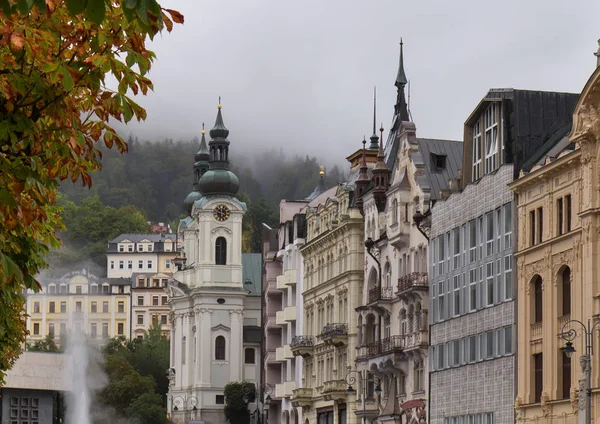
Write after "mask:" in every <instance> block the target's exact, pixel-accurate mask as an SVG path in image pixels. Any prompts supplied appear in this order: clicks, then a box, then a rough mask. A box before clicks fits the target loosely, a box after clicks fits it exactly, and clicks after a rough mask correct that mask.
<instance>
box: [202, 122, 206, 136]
mask: <svg viewBox="0 0 600 424" xmlns="http://www.w3.org/2000/svg"><path fill="white" fill-rule="evenodd" d="M204 134H206V131H205V130H204V122H203V123H202V135H204Z"/></svg>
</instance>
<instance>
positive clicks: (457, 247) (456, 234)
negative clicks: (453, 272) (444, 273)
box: [452, 228, 460, 269]
mask: <svg viewBox="0 0 600 424" xmlns="http://www.w3.org/2000/svg"><path fill="white" fill-rule="evenodd" d="M452 232H453V236H454V249H453V252H452V253H453V263H452V266H453V269H458V267H459V266H460V228H455V229H454V230H453V231H452Z"/></svg>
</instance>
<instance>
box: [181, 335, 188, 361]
mask: <svg viewBox="0 0 600 424" xmlns="http://www.w3.org/2000/svg"><path fill="white" fill-rule="evenodd" d="M186 346H187V343H186V340H185V336H184V337H183V338H182V339H181V363H182V364H185V353H186V350H187V347H186Z"/></svg>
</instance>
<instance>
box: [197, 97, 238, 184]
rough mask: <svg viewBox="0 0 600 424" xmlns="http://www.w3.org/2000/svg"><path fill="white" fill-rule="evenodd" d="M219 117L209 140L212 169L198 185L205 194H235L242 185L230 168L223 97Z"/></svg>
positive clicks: (219, 106) (218, 107) (227, 131)
mask: <svg viewBox="0 0 600 424" xmlns="http://www.w3.org/2000/svg"><path fill="white" fill-rule="evenodd" d="M217 109H218V112H217V119H216V120H215V126H214V127H213V128H212V129H211V130H210V141H209V142H208V148H209V154H210V160H209V164H210V169H209V170H208V171H207V172H206V173H205V174H204V175H202V178H201V179H200V182H199V183H198V187H199V189H200V191H201V192H202V194H203V195H204V196H207V195H215V194H218V195H229V196H233V195H235V194H236V193H237V191H238V189H239V187H240V181H239V179H238V177H237V176H236V175H235V174H234V173H233V172H231V171H230V170H229V144H230V143H229V140H227V136H228V135H229V130H228V129H227V128H226V127H225V124H224V123H223V114H222V112H221V97H219V104H218V106H217Z"/></svg>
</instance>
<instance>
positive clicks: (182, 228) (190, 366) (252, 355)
mask: <svg viewBox="0 0 600 424" xmlns="http://www.w3.org/2000/svg"><path fill="white" fill-rule="evenodd" d="M209 135H210V141H209V142H208V147H207V145H206V140H205V134H204V130H203V131H202V140H201V144H200V150H199V151H198V152H197V153H196V155H195V157H194V159H195V163H194V190H193V191H192V192H191V193H190V194H189V195H188V196H187V198H186V199H185V202H184V206H185V210H186V212H187V213H188V216H187V217H186V218H184V219H182V220H181V221H180V224H179V228H178V233H177V238H178V248H179V256H178V258H177V259H176V260H175V263H176V266H177V270H176V271H175V273H174V274H173V279H172V280H170V281H169V284H168V286H167V291H168V293H169V296H170V297H169V304H170V308H171V357H170V363H171V367H170V368H169V370H168V375H169V394H168V411H169V414H170V417H171V420H172V421H173V422H174V423H177V424H179V423H187V422H188V421H189V420H203V421H204V422H205V423H207V424H208V423H210V424H221V423H225V422H226V421H225V415H224V413H223V408H224V406H225V397H224V393H223V390H224V387H225V385H226V384H227V383H229V382H231V381H252V382H258V379H259V365H258V364H259V352H260V337H261V335H260V331H261V330H260V325H261V324H260V316H261V312H260V277H261V260H260V254H242V219H243V217H244V214H245V212H246V204H245V203H244V202H241V201H240V200H238V199H237V198H236V197H235V195H236V193H237V191H238V188H239V180H238V178H237V176H236V175H235V174H234V173H233V172H231V171H230V170H229V146H230V142H229V140H228V139H227V137H228V135H229V130H228V129H227V128H226V127H225V125H224V123H223V116H222V113H221V105H219V108H218V113H217V119H216V122H215V125H214V127H213V128H212V129H211V130H210V132H209Z"/></svg>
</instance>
